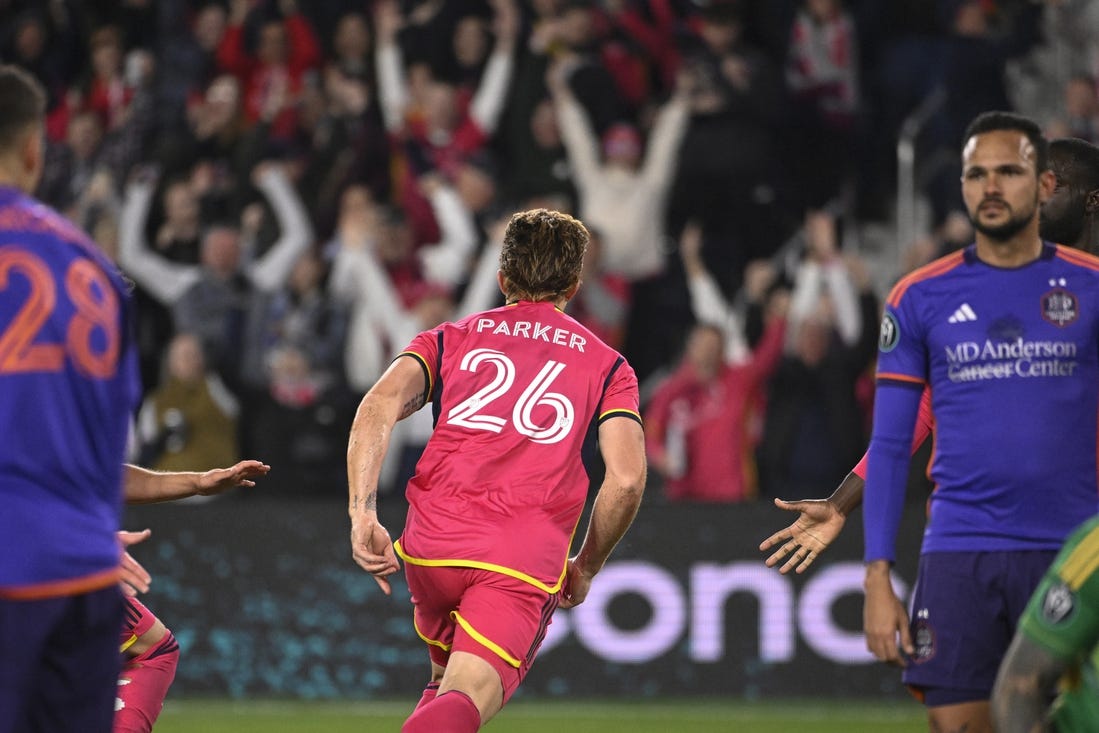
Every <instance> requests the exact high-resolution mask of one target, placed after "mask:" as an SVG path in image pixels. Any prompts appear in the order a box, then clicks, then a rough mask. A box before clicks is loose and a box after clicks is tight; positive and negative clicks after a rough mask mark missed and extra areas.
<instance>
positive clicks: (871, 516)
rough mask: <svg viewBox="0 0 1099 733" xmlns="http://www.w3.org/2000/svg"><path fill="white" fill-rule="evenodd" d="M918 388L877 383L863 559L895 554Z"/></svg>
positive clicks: (865, 505)
mask: <svg viewBox="0 0 1099 733" xmlns="http://www.w3.org/2000/svg"><path fill="white" fill-rule="evenodd" d="M921 391H922V385H920V386H917V385H914V384H912V385H910V384H905V383H898V382H891V381H879V382H878V387H877V391H876V393H875V396H874V430H873V433H872V434H871V436H870V450H869V454H870V460H869V462H868V466H867V470H866V489H865V490H864V493H863V510H862V521H863V530H864V534H865V537H866V548H865V553H864V557H863V559H864V560H865V561H866V562H872V561H874V560H888V561H890V562H893V560H894V558H895V555H896V541H897V527H898V526H899V525H900V521H901V512H902V511H903V510H904V493H905V489H906V484H907V483H908V463H909V459H910V452H911V450H912V433H913V429H914V427H915V422H916V414H917V413H918V412H919V407H920V394H921Z"/></svg>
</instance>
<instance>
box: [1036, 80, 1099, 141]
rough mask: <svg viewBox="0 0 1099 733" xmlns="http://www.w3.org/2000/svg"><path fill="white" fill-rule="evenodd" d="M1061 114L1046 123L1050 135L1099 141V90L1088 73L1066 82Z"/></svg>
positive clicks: (1047, 133)
mask: <svg viewBox="0 0 1099 733" xmlns="http://www.w3.org/2000/svg"><path fill="white" fill-rule="evenodd" d="M1061 107H1062V112H1061V115H1059V116H1058V117H1055V118H1054V119H1053V120H1052V121H1051V122H1050V123H1049V124H1048V125H1046V135H1048V136H1049V137H1078V138H1080V139H1081V140H1087V141H1088V142H1090V143H1094V142H1099V90H1097V89H1096V86H1095V79H1094V78H1092V77H1091V76H1088V75H1087V74H1081V75H1079V76H1074V77H1072V78H1071V79H1069V80H1068V81H1067V82H1065V88H1064V97H1063V100H1062V102H1061Z"/></svg>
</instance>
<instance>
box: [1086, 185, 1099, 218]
mask: <svg viewBox="0 0 1099 733" xmlns="http://www.w3.org/2000/svg"><path fill="white" fill-rule="evenodd" d="M1097 212H1099V188H1093V189H1092V190H1090V191H1088V193H1087V195H1086V196H1084V213H1085V214H1095V213H1097Z"/></svg>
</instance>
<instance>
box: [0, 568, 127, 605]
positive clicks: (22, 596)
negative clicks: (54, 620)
mask: <svg viewBox="0 0 1099 733" xmlns="http://www.w3.org/2000/svg"><path fill="white" fill-rule="evenodd" d="M120 577H121V572H120V571H119V569H118V568H116V567H115V568H111V569H109V570H103V571H100V572H98V573H93V574H92V575H85V576H84V577H83V578H72V579H70V580H54V581H50V582H48V583H35V584H34V585H24V586H15V587H9V588H0V598H2V599H4V600H7V601H40V600H42V599H44V598H57V597H58V596H77V595H82V594H84V593H91V592H92V591H96V590H102V589H103V588H107V587H110V586H112V585H114V584H115V583H117V582H118V581H119V578H120Z"/></svg>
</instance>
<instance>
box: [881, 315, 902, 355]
mask: <svg viewBox="0 0 1099 733" xmlns="http://www.w3.org/2000/svg"><path fill="white" fill-rule="evenodd" d="M900 340H901V326H900V324H899V323H897V318H896V316H894V315H893V314H892V313H890V312H888V311H886V313H885V315H884V316H882V319H881V332H880V333H879V334H878V348H879V349H881V350H882V352H884V353H888V352H890V351H892V350H893V349H895V348H897V343H898V342H899V341H900Z"/></svg>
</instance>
